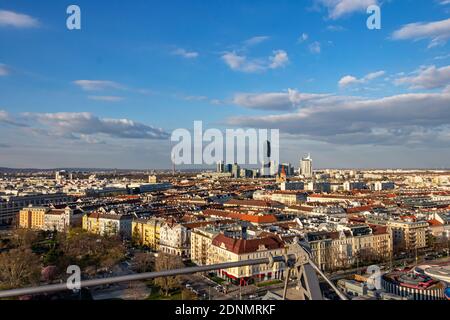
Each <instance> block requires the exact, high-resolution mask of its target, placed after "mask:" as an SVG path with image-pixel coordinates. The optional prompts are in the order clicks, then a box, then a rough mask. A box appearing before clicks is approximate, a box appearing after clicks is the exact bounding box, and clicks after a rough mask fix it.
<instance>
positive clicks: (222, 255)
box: [207, 232, 294, 285]
mask: <svg viewBox="0 0 450 320" xmlns="http://www.w3.org/2000/svg"><path fill="white" fill-rule="evenodd" d="M286 253H288V254H290V253H294V252H290V249H289V246H288V245H286V244H285V242H284V241H283V240H281V238H280V237H278V236H277V235H274V234H272V233H267V232H263V233H261V234H259V235H258V236H254V237H252V238H249V237H248V236H247V235H245V234H243V235H242V236H236V235H235V234H233V235H227V234H226V233H220V234H218V235H217V236H215V237H214V238H213V240H212V244H211V246H210V247H209V250H208V256H207V264H217V263H224V262H233V261H243V260H251V259H261V258H267V257H269V256H270V255H272V256H279V255H283V254H286ZM284 271H285V267H284V264H283V263H278V262H277V263H274V264H273V266H272V267H270V266H268V265H256V266H243V267H236V268H229V269H225V270H222V269H221V270H216V271H215V272H216V274H217V275H218V276H220V277H222V278H224V279H226V280H228V281H230V282H233V283H236V284H239V285H247V284H249V283H252V282H259V281H265V280H270V279H282V278H283V277H284Z"/></svg>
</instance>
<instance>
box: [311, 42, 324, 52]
mask: <svg viewBox="0 0 450 320" xmlns="http://www.w3.org/2000/svg"><path fill="white" fill-rule="evenodd" d="M309 51H310V52H311V53H314V54H319V53H320V52H321V51H322V48H321V45H320V42H318V41H315V42H313V43H311V44H310V45H309Z"/></svg>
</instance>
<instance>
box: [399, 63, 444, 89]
mask: <svg viewBox="0 0 450 320" xmlns="http://www.w3.org/2000/svg"><path fill="white" fill-rule="evenodd" d="M395 84H397V85H404V84H405V85H408V86H409V87H410V88H411V89H437V88H443V87H445V86H447V85H449V84H450V66H445V67H442V68H436V66H429V67H423V68H421V69H419V70H417V71H415V72H414V73H413V74H412V75H410V76H406V77H401V78H398V79H396V80H395Z"/></svg>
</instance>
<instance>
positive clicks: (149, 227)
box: [131, 218, 165, 251]
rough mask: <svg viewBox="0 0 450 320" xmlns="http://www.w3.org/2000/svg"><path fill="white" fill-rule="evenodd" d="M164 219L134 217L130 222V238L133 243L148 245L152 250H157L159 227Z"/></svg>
mask: <svg viewBox="0 0 450 320" xmlns="http://www.w3.org/2000/svg"><path fill="white" fill-rule="evenodd" d="M164 222H165V220H164V219H161V218H150V219H135V220H133V222H132V225H131V228H132V239H133V242H134V243H137V244H139V245H141V246H146V247H149V248H150V249H152V250H154V251H159V249H160V248H159V244H160V229H161V226H162V225H163V223H164Z"/></svg>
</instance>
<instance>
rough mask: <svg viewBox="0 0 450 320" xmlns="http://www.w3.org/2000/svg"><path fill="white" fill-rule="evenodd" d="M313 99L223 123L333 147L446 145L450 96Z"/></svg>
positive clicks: (449, 141)
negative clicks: (280, 110)
mask: <svg viewBox="0 0 450 320" xmlns="http://www.w3.org/2000/svg"><path fill="white" fill-rule="evenodd" d="M281 98H282V99H285V97H281ZM312 101H313V102H314V103H309V102H307V103H305V106H303V107H302V108H300V109H297V110H295V111H294V112H290V113H285V114H274V115H260V116H249V117H243V116H240V117H232V118H229V119H228V121H227V123H228V124H230V125H235V126H241V127H253V128H269V129H271V128H276V129H280V131H281V133H288V134H293V135H296V136H297V137H298V138H305V139H311V140H315V141H324V142H329V143H335V144H346V145H357V144H367V145H418V146H430V145H431V144H434V145H436V146H437V145H445V146H449V145H450V125H449V123H450V112H448V106H449V105H450V94H449V93H446V92H443V93H420V94H419V93H418V94H402V95H395V96H391V97H384V98H377V99H363V98H356V97H354V98H353V99H350V98H349V99H342V100H341V101H333V100H329V99H323V100H322V101H315V100H312ZM273 103H275V102H273Z"/></svg>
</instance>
